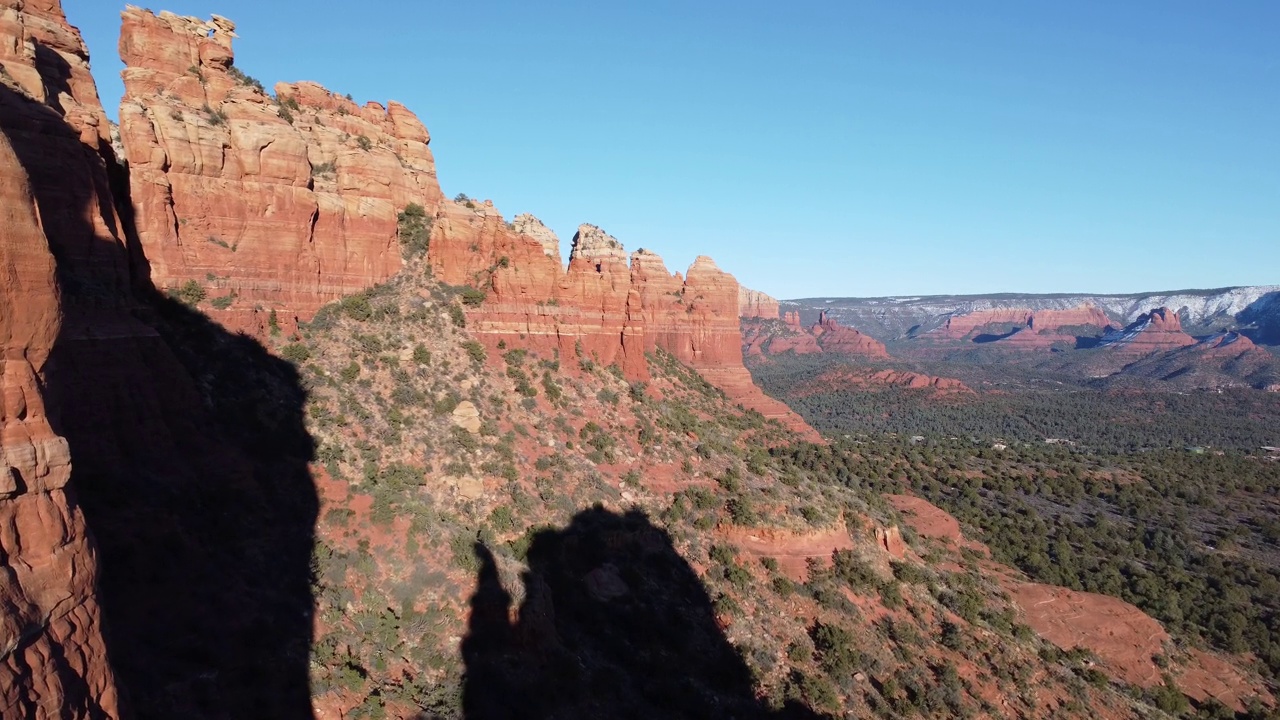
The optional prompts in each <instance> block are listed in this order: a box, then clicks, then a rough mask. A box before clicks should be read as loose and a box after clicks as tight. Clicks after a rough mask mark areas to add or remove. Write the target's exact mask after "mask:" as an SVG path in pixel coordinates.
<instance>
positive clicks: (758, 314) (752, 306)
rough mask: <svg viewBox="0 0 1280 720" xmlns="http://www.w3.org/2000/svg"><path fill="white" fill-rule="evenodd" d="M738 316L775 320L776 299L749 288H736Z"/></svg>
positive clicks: (776, 316) (776, 317) (776, 312)
mask: <svg viewBox="0 0 1280 720" xmlns="http://www.w3.org/2000/svg"><path fill="white" fill-rule="evenodd" d="M738 317H740V318H742V319H744V320H746V319H751V318H754V319H758V320H777V319H778V317H779V315H778V301H777V300H775V299H774V298H772V297H770V296H768V295H766V294H764V293H762V292H760V291H759V290H752V289H750V288H745V287H739V288H738Z"/></svg>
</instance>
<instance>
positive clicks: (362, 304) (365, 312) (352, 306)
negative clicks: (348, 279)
mask: <svg viewBox="0 0 1280 720" xmlns="http://www.w3.org/2000/svg"><path fill="white" fill-rule="evenodd" d="M341 307H342V311H343V312H345V313H346V314H347V316H348V317H350V318H351V319H352V320H359V321H360V322H365V321H368V320H371V319H372V318H373V305H372V304H370V303H369V297H368V296H367V295H365V294H364V293H357V294H355V295H348V296H347V297H344V298H342V305H341Z"/></svg>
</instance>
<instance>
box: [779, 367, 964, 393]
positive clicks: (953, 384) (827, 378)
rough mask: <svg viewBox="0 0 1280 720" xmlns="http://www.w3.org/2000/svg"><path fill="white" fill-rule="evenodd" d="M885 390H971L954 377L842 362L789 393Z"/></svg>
mask: <svg viewBox="0 0 1280 720" xmlns="http://www.w3.org/2000/svg"><path fill="white" fill-rule="evenodd" d="M851 388H853V389H866V390H887V389H890V388H908V389H913V390H927V391H931V392H934V393H936V394H938V395H972V394H974V392H973V389H972V388H970V387H969V386H968V385H965V384H964V383H963V382H961V381H959V380H957V379H955V378H945V377H934V376H932V375H925V374H923V373H918V372H912V371H910V370H876V369H875V368H859V367H852V366H849V365H843V366H840V367H835V368H832V369H830V370H827V371H825V372H823V373H821V374H819V375H818V376H816V377H814V378H813V379H811V380H809V381H808V382H806V383H804V384H803V385H802V386H801V387H800V388H798V389H797V390H796V391H794V392H793V393H792V394H793V395H795V396H797V397H810V396H812V395H821V394H824V393H829V392H831V391H832V390H839V389H851Z"/></svg>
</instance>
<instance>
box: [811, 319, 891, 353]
mask: <svg viewBox="0 0 1280 720" xmlns="http://www.w3.org/2000/svg"><path fill="white" fill-rule="evenodd" d="M809 331H810V332H811V333H812V334H813V336H814V337H815V338H817V340H818V345H819V346H821V347H822V350H823V352H829V353H840V354H842V355H861V356H863V357H869V358H879V359H887V358H888V357H889V351H888V350H886V349H885V346H884V343H882V342H880V341H879V340H876V339H875V338H872V337H870V336H868V335H863V334H862V333H860V332H858V331H857V330H854V329H853V328H848V327H845V326H843V325H841V324H840V323H838V322H836V321H835V320H834V319H833V318H831V317H829V316H828V315H827V314H826V313H825V312H823V313H820V314H819V315H818V322H817V324H815V325H814V326H813V327H812V328H810V330H809Z"/></svg>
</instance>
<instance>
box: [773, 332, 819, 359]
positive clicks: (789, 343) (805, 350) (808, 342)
mask: <svg viewBox="0 0 1280 720" xmlns="http://www.w3.org/2000/svg"><path fill="white" fill-rule="evenodd" d="M768 352H769V354H770V355H781V354H782V353H786V352H793V353H795V354H797V355H812V354H814V353H820V352H822V347H821V346H820V345H818V339H817V338H815V337H814V336H812V335H809V334H808V333H799V334H796V335H779V336H777V337H775V338H773V339H772V340H770V341H769V344H768Z"/></svg>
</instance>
